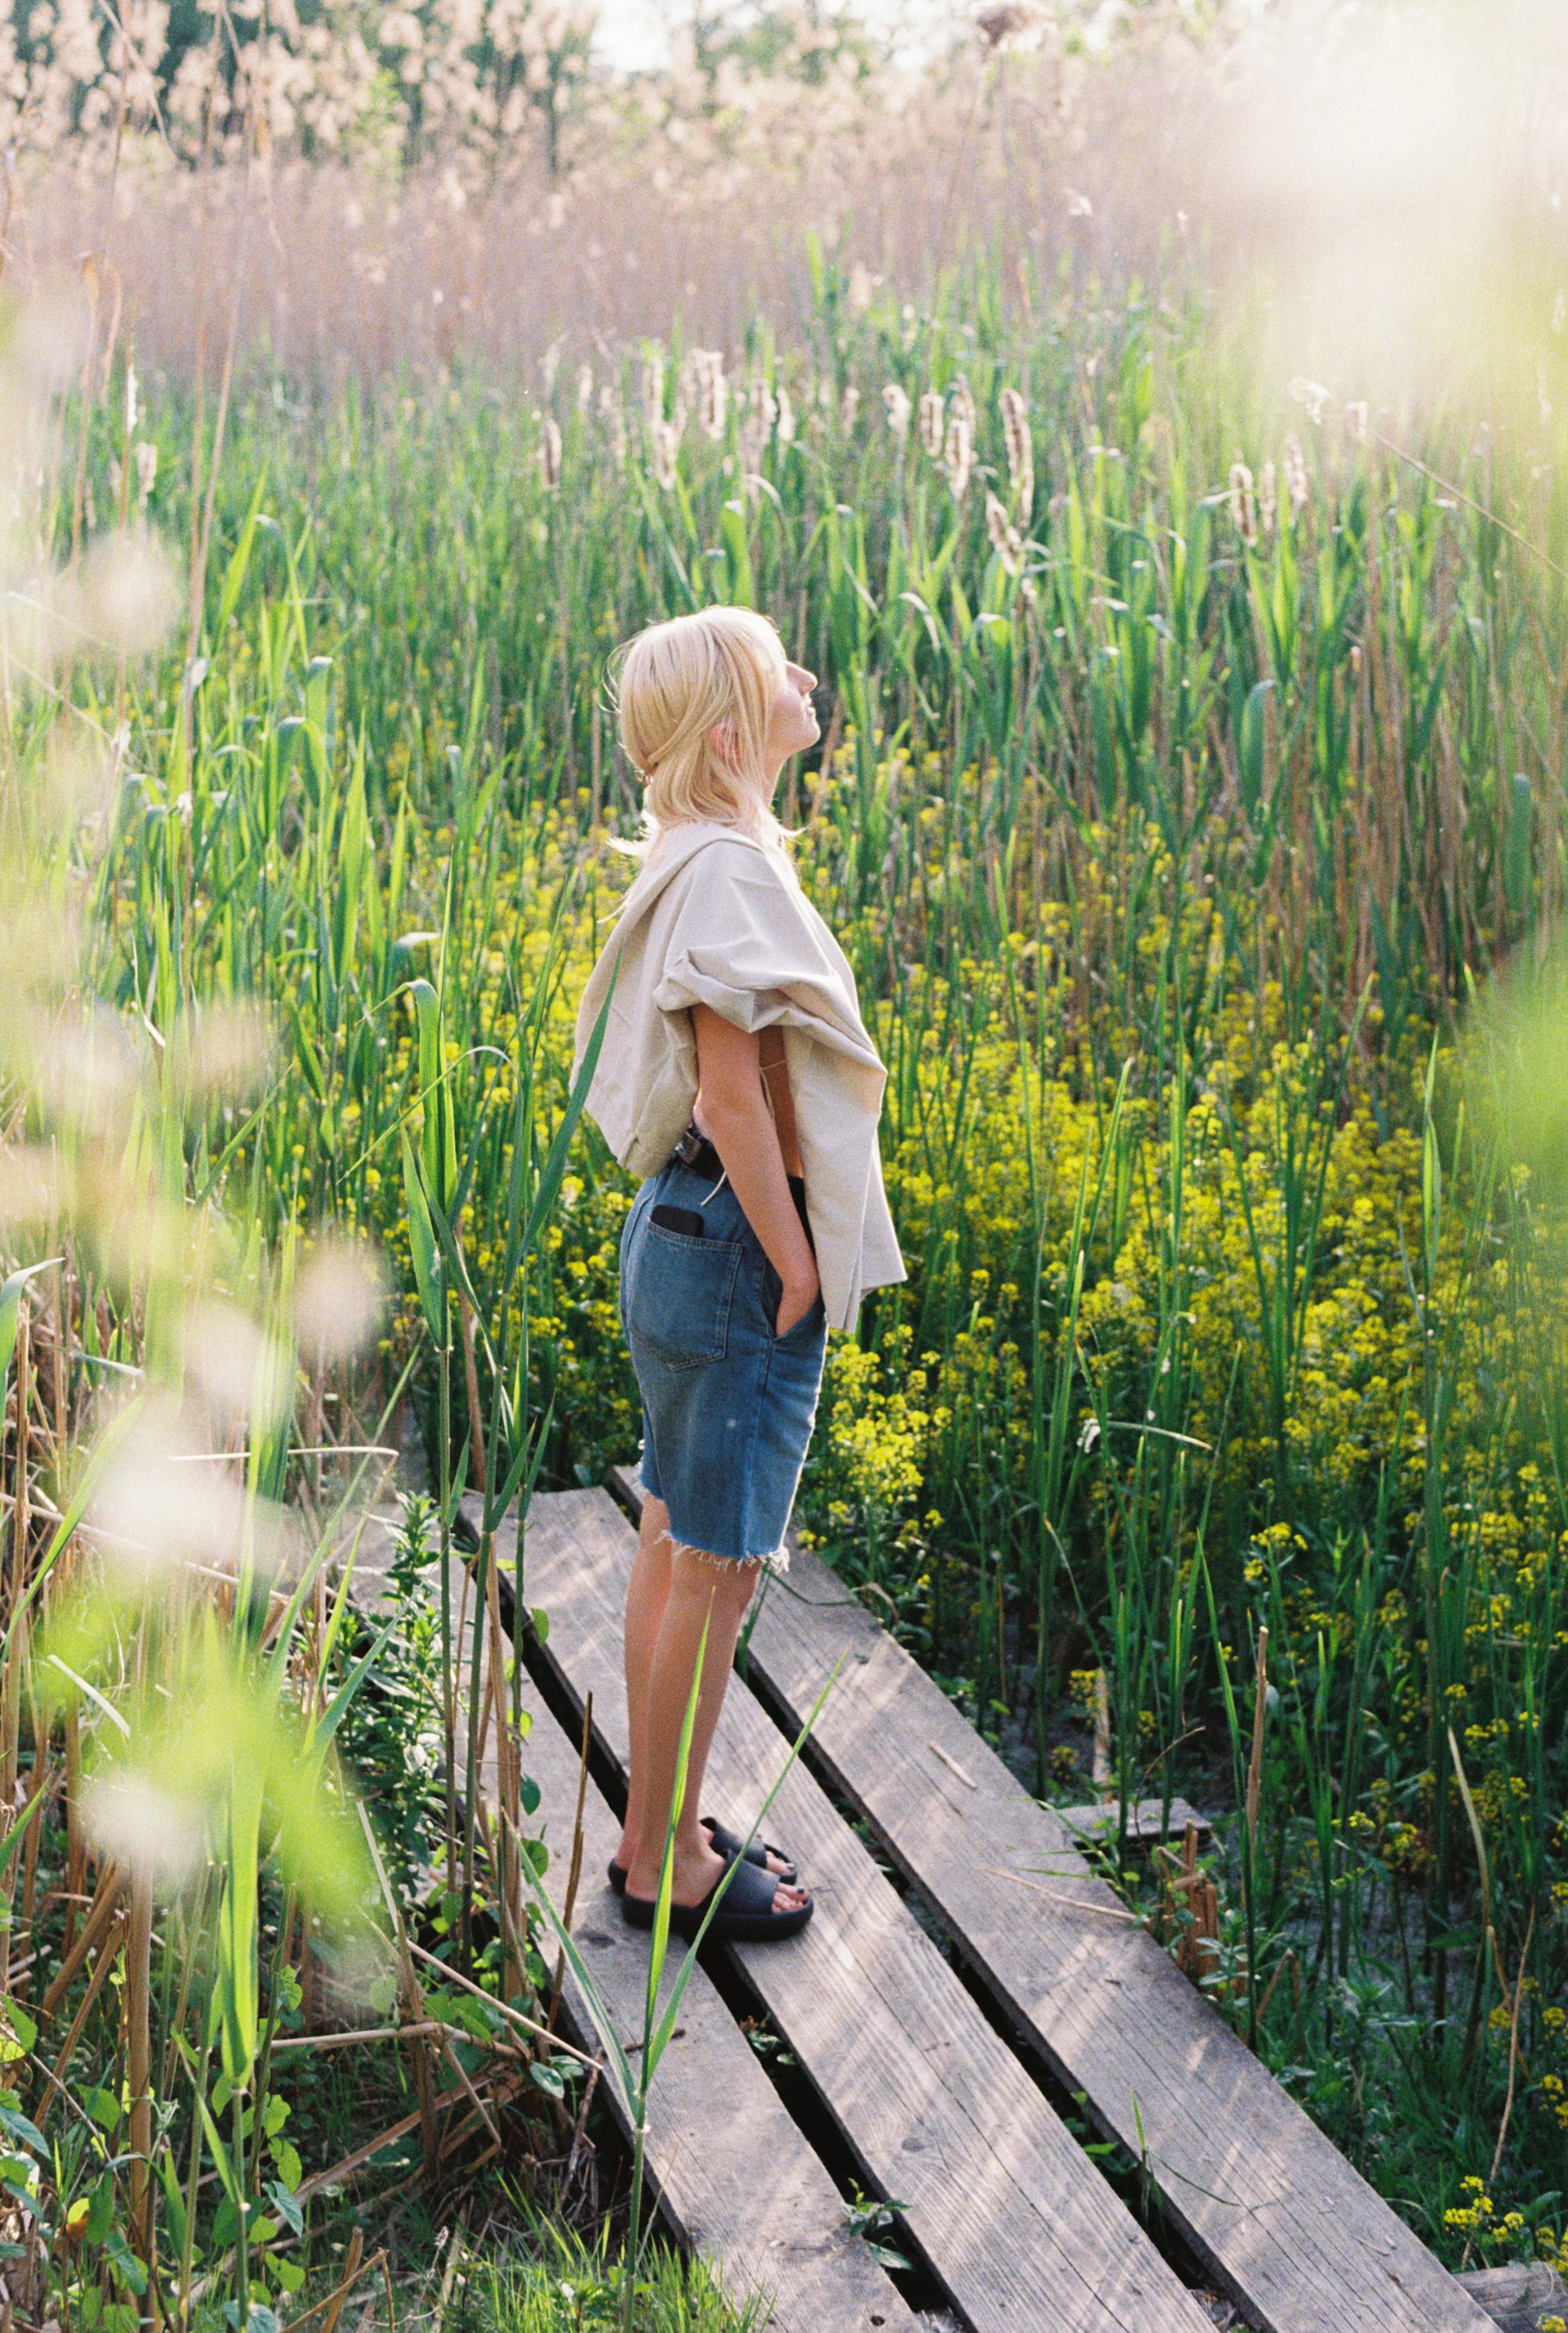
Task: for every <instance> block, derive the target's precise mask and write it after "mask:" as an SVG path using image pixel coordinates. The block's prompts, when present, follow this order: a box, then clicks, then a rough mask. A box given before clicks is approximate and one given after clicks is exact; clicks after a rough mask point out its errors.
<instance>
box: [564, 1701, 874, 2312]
mask: <svg viewBox="0 0 1568 2333" xmlns="http://www.w3.org/2000/svg"><path fill="white" fill-rule="evenodd" d="M525 1700H526V1701H529V1702H534V1703H536V1702H537V1696H536V1695H533V1694H528V1695H525ZM523 1766H524V1772H525V1773H529V1774H532V1776H533V1777H534V1781H536V1782H537V1783H538V1785H539V1787H540V1790H541V1791H542V1792H543V1794H544V1799H543V1809H542V1813H541V1816H540V1817H539V1818H537V1819H536V1820H535V1823H534V1825H533V1826H531V1828H534V1829H540V1828H542V1829H543V1832H544V1841H545V1844H546V1845H547V1846H548V1847H549V1848H550V1850H551V1861H550V1868H549V1871H548V1872H547V1874H546V1880H545V1884H546V1886H547V1887H549V1889H550V1892H551V1896H552V1899H553V1902H554V1904H555V1907H556V1910H557V1911H560V1910H561V1908H562V1906H563V1898H564V1895H565V1887H566V1875H567V1872H568V1870H569V1868H570V1866H571V1861H572V1816H573V1814H574V1812H575V1809H576V1804H577V1777H578V1759H577V1752H576V1750H575V1749H574V1748H573V1746H572V1743H570V1742H569V1741H568V1739H567V1738H566V1736H565V1734H564V1733H562V1731H561V1729H560V1727H559V1726H558V1725H557V1724H556V1723H555V1720H554V1719H553V1717H552V1715H551V1714H550V1713H549V1711H548V1710H546V1709H544V1708H543V1707H537V1706H536V1707H535V1709H534V1726H533V1731H532V1733H530V1734H529V1736H528V1738H527V1740H526V1741H525V1742H524V1745H523ZM619 1839H620V1824H619V1823H618V1822H617V1821H616V1819H615V1817H614V1816H613V1815H612V1814H611V1810H610V1809H609V1807H608V1806H607V1805H606V1804H605V1802H604V1800H603V1799H602V1798H601V1796H600V1794H599V1792H598V1791H597V1790H596V1789H595V1788H594V1786H593V1784H592V1781H590V1783H589V1785H588V1791H587V1794H586V1798H585V1800H584V1806H583V1863H582V1880H581V1881H580V1883H579V1887H578V1896H577V1906H576V1911H575V1914H574V1916H573V1919H572V1935H573V1936H574V1938H575V1940H576V1942H577V1944H578V1945H579V1947H580V1948H581V1950H582V1957H583V1959H584V1961H585V1962H586V1963H587V1965H588V1967H589V1969H590V1970H591V1972H592V1977H593V1982H594V1983H595V1985H596V1986H597V1988H598V1990H599V1992H600V1993H601V1996H602V1998H603V2001H604V2003H605V2006H606V2007H607V2008H608V2009H609V2011H610V2012H611V2018H612V2020H613V2023H614V2028H615V2031H616V2034H617V2036H618V2038H619V2039H620V2041H621V2043H622V2045H623V2046H625V2045H626V2044H628V2043H631V2042H637V2041H640V2040H641V2036H642V2023H643V2000H644V1995H645V1992H646V1989H647V1983H648V1939H647V1937H646V1936H644V1935H636V1934H635V1933H634V1932H633V1931H632V1930H631V1929H630V1928H629V1927H628V1926H627V1925H626V1923H625V1921H624V1920H623V1919H622V1917H621V1915H620V1905H619V1904H618V1903H617V1902H616V1899H615V1897H614V1896H612V1895H611V1891H610V1887H609V1883H608V1881H607V1880H606V1878H605V1877H604V1873H605V1867H606V1866H607V1864H608V1863H609V1861H610V1858H611V1856H612V1855H613V1854H614V1852H615V1849H616V1846H617V1844H618V1842H619ZM680 1952H681V1947H680V1945H679V1944H678V1942H676V1943H674V1944H672V1950H671V1954H670V1968H669V1973H668V1974H667V1976H666V1980H665V1998H666V1999H668V1997H669V1984H670V1983H671V1982H672V1981H673V1976H674V1971H675V1969H676V1967H678V1964H679V1959H680ZM550 1957H553V1955H552V1956H550ZM568 1993H569V2002H570V2005H571V2007H572V2021H573V2023H574V2025H575V2026H576V2028H577V2030H578V2031H579V2033H580V2034H582V2035H583V2037H584V2045H585V2046H586V2047H589V2048H592V2047H594V2046H596V2045H595V2043H594V2042H593V2040H592V2039H589V2038H588V2037H589V2036H591V2034H592V2025H591V2021H590V2020H589V2016H588V2011H587V2009H586V2007H585V2006H584V2005H583V2003H582V2001H581V2000H580V1999H577V1998H574V1995H575V1987H571V1986H569V1988H568ZM676 2033H677V2036H678V2038H677V2039H676V2040H672V2041H671V2042H670V2044H669V2049H668V2050H666V2051H665V2054H664V2056H663V2058H662V2059H660V2061H659V2070H658V2072H657V2074H656V2075H655V2077H654V2082H653V2088H652V2093H651V2097H650V2099H649V2132H648V2148H647V2159H648V2165H649V2173H650V2175H651V2177H652V2180H653V2183H654V2186H655V2189H656V2191H657V2193H658V2195H659V2203H660V2204H661V2206H662V2209H663V2212H664V2215H665V2218H666V2220H667V2222H668V2223H669V2226H670V2228H671V2229H672V2231H673V2232H675V2234H676V2235H677V2236H678V2237H679V2238H680V2240H681V2241H682V2242H685V2243H687V2244H688V2245H689V2246H690V2247H691V2249H692V2250H693V2251H698V2252H700V2253H701V2254H702V2255H703V2257H704V2259H705V2260H707V2261H710V2262H711V2264H712V2266H713V2267H714V2269H715V2271H717V2275H718V2277H719V2280H720V2281H721V2283H722V2284H723V2285H724V2287H725V2289H726V2291H727V2292H729V2293H730V2294H731V2295H732V2296H734V2297H735V2298H736V2299H745V2298H746V2296H747V2295H749V2294H752V2293H760V2294H762V2295H764V2296H769V2295H771V2298H772V2313H771V2315H768V2314H765V2316H764V2317H763V2319H762V2320H761V2321H762V2322H763V2323H764V2324H765V2325H767V2326H769V2327H771V2328H774V2333H874V2328H877V2327H886V2328H889V2333H910V2328H913V2326H914V2324H915V2321H916V2320H915V2319H914V2317H913V2315H912V2314H911V2312H910V2310H909V2307H908V2305H907V2303H906V2302H905V2301H904V2299H903V2298H902V2297H901V2295H900V2294H899V2291H898V2290H897V2289H896V2287H895V2286H894V2285H893V2284H892V2283H891V2282H890V2280H889V2278H888V2276H887V2274H886V2272H885V2271H884V2270H882V2269H881V2268H880V2267H879V2265H878V2263H877V2261H875V2260H874V2259H873V2257H872V2255H871V2253H870V2252H869V2251H867V2249H866V2247H865V2245H864V2244H863V2243H862V2242H861V2240H860V2239H859V2237H857V2236H856V2235H855V2234H854V2232H853V2231H852V2230H851V2227H850V2224H849V2223H848V2221H847V2219H846V2218H845V2215H844V2210H843V2205H842V2203H841V2201H840V2199H839V2195H838V2192H837V2190H836V2189H835V2187H834V2186H833V2184H832V2180H831V2179H830V2178H829V2176H828V2175H827V2172H826V2171H825V2170H824V2169H823V2167H822V2164H821V2162H820V2161H819V2160H818V2158H817V2156H816V2155H814V2154H813V2151H812V2149H811V2146H809V2145H808V2143H807V2141H806V2139H805V2137H804V2136H803V2134H802V2132H801V2131H800V2130H799V2129H798V2128H797V2127H796V2126H795V2124H794V2122H793V2121H792V2120H791V2118H790V2116H789V2114H788V2112H787V2111H786V2109H785V2107H784V2105H783V2104H782V2102H781V2100H780V2098H779V2097H778V2094H777V2092H776V2091H775V2090H774V2088H773V2085H772V2083H771V2082H770V2081H769V2080H768V2078H767V2076H766V2074H765V2072H764V2071H763V2069H762V2066H761V2064H760V2063H759V2061H758V2059H757V2057H756V2054H755V2051H754V2050H753V2049H752V2047H751V2044H750V2043H749V2042H748V2041H747V2040H746V2036H745V2034H744V2033H743V2032H742V2031H741V2030H740V2028H739V2026H738V2025H737V2024H736V2021H735V2020H734V2018H733V2017H732V2016H731V2015H730V2012H729V2011H728V2009H727V2008H726V2005H725V2003H724V2002H723V2001H722V2000H721V1999H720V1998H719V1996H718V1994H717V1992H715V1990H714V1987H713V1983H712V1981H711V1979H710V1978H708V1977H707V1975H705V1974H704V1973H703V1971H702V1970H701V1969H700V1968H698V1969H697V1970H695V1971H694V1972H693V1974H692V1978H691V1982H690V1983H689V1984H688V1986H687V1989H686V1992H685V1994H684V1995H683V1997H682V2000H681V2003H680V2012H679V2017H678V2021H677V2025H676ZM601 2095H602V2096H607V2097H609V2098H611V2104H612V2106H615V2107H616V2112H617V2118H618V2119H619V2120H620V2122H621V2125H622V2127H623V2128H625V2127H626V2117H625V2115H624V2114H623V2113H622V2112H621V2110H620V2106H619V2102H618V2101H616V2099H615V2098H614V2095H613V2091H612V2089H611V2087H610V2085H608V2084H605V2085H602V2086H601ZM627 2136H629V2137H630V2131H629V2130H628V2132H627Z"/></svg>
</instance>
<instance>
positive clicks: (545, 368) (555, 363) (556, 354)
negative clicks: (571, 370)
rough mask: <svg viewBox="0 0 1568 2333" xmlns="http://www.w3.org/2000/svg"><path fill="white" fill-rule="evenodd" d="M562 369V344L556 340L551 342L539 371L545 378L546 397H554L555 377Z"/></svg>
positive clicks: (541, 361) (540, 361)
mask: <svg viewBox="0 0 1568 2333" xmlns="http://www.w3.org/2000/svg"><path fill="white" fill-rule="evenodd" d="M560 369H561V342H560V341H559V340H554V341H551V343H550V346H549V347H548V348H547V349H546V350H545V351H544V355H543V356H542V357H541V358H540V360H539V370H540V371H541V372H542V373H543V374H544V394H545V396H546V397H552V396H553V395H554V392H555V376H556V374H557V372H558V371H559V370H560Z"/></svg>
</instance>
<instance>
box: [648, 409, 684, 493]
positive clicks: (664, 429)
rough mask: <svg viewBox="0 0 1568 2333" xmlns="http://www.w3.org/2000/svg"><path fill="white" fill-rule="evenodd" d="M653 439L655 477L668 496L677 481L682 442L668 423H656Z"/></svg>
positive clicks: (652, 433)
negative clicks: (678, 450)
mask: <svg viewBox="0 0 1568 2333" xmlns="http://www.w3.org/2000/svg"><path fill="white" fill-rule="evenodd" d="M651 435H652V438H653V475H654V476H655V477H656V478H657V479H658V481H659V485H660V486H661V487H662V488H663V489H664V492H665V493H666V494H670V493H672V492H673V491H674V487H675V480H676V468H675V456H676V449H677V447H678V445H679V443H680V440H679V439H678V437H677V436H676V434H675V431H674V430H673V429H672V428H671V427H670V425H669V422H668V421H656V422H655V423H654V425H653V429H652V432H651Z"/></svg>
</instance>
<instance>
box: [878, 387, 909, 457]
mask: <svg viewBox="0 0 1568 2333" xmlns="http://www.w3.org/2000/svg"><path fill="white" fill-rule="evenodd" d="M882 410H883V412H884V413H885V414H886V415H887V417H888V427H889V428H890V430H891V431H892V433H893V435H894V437H896V438H897V439H898V441H899V445H900V446H901V445H902V444H903V442H904V440H905V438H906V437H908V436H909V412H910V407H909V398H908V396H907V395H906V394H905V392H904V391H903V390H902V389H900V388H899V384H898V382H897V381H896V380H890V382H889V383H888V385H887V387H886V389H883V391H882Z"/></svg>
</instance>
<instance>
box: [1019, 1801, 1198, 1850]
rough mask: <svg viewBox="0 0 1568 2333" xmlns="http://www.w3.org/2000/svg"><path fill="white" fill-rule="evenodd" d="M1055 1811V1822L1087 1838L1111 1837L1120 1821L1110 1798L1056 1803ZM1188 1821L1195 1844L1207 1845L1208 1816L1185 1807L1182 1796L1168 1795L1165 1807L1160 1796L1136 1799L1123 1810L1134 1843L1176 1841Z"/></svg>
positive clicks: (1192, 1808)
mask: <svg viewBox="0 0 1568 2333" xmlns="http://www.w3.org/2000/svg"><path fill="white" fill-rule="evenodd" d="M1055 1813H1056V1819H1057V1821H1058V1822H1064V1823H1065V1824H1066V1826H1067V1828H1068V1829H1069V1830H1073V1831H1077V1832H1078V1833H1079V1834H1080V1836H1081V1837H1082V1838H1084V1839H1114V1838H1115V1836H1116V1833H1117V1829H1118V1827H1119V1824H1120V1821H1121V1810H1120V1809H1119V1807H1118V1805H1117V1802H1116V1800H1114V1799H1111V1800H1109V1801H1108V1802H1107V1803H1105V1804H1103V1805H1097V1806H1090V1807H1058V1808H1057V1809H1056V1810H1055ZM1188 1823H1190V1824H1192V1826H1193V1828H1194V1829H1196V1830H1197V1832H1198V1847H1199V1848H1200V1849H1203V1848H1207V1846H1208V1844H1209V1841H1210V1839H1212V1838H1213V1836H1214V1834H1213V1832H1212V1830H1211V1829H1210V1828H1209V1822H1208V1818H1207V1815H1200V1814H1199V1813H1198V1809H1197V1808H1196V1807H1189V1806H1188V1803H1187V1800H1185V1799H1172V1800H1171V1801H1170V1805H1169V1810H1168V1809H1167V1807H1166V1804H1165V1801H1164V1800H1163V1799H1140V1800H1138V1802H1137V1804H1136V1805H1135V1806H1130V1807H1129V1808H1128V1810H1127V1837H1128V1839H1129V1841H1130V1843H1131V1845H1133V1846H1134V1847H1150V1846H1154V1845H1157V1844H1158V1843H1159V1841H1160V1840H1162V1839H1169V1840H1174V1841H1176V1842H1178V1843H1179V1842H1180V1840H1181V1839H1182V1838H1183V1837H1184V1836H1185V1834H1186V1831H1187V1827H1188Z"/></svg>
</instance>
